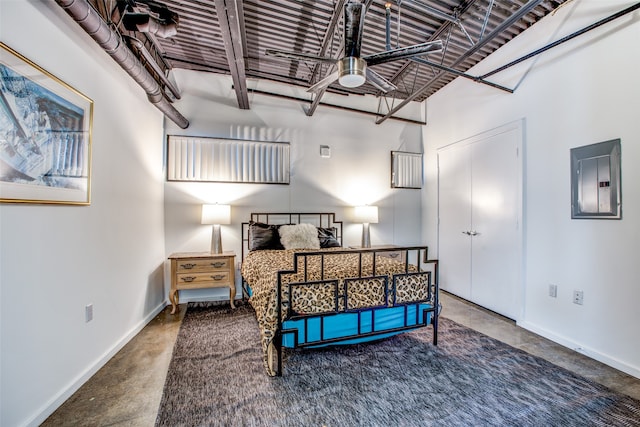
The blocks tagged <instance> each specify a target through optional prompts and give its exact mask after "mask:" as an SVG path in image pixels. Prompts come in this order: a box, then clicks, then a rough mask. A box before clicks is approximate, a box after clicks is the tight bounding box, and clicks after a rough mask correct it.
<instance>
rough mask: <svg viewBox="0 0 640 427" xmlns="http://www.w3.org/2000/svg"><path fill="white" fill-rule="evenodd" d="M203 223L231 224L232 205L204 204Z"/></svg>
mask: <svg viewBox="0 0 640 427" xmlns="http://www.w3.org/2000/svg"><path fill="white" fill-rule="evenodd" d="M202 224H231V206H229V205H202Z"/></svg>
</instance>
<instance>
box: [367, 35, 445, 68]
mask: <svg viewBox="0 0 640 427" xmlns="http://www.w3.org/2000/svg"><path fill="white" fill-rule="evenodd" d="M439 50H442V40H436V41H432V42H426V43H422V44H415V45H413V46H407V47H401V48H398V49H392V50H387V51H385V52H378V53H374V54H372V55H367V56H364V57H362V59H364V60H365V61H367V65H376V64H383V63H385V62H390V61H396V60H398V59H405V58H411V57H413V56H418V55H424V54H426V53H431V52H437V51H439Z"/></svg>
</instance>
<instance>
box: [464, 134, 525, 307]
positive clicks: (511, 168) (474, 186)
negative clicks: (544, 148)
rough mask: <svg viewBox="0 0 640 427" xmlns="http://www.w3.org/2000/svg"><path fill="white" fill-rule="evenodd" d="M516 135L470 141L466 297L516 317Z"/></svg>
mask: <svg viewBox="0 0 640 427" xmlns="http://www.w3.org/2000/svg"><path fill="white" fill-rule="evenodd" d="M517 137H518V135H517V134H514V132H505V133H500V134H498V135H493V136H491V137H490V138H487V139H484V140H482V141H479V142H477V143H474V144H472V145H471V147H472V149H471V159H472V178H471V206H472V213H471V231H472V233H471V235H470V236H469V240H470V242H471V252H472V257H471V271H472V274H471V282H472V287H471V298H470V299H471V301H473V302H475V303H476V304H479V305H481V306H483V307H486V308H488V309H489V310H492V311H495V312H497V313H500V314H502V315H504V316H507V317H509V318H511V319H517V318H519V317H520V312H521V308H522V307H521V304H522V303H521V301H520V298H519V297H520V296H521V292H522V284H521V280H520V270H521V269H520V264H521V259H522V257H521V250H520V247H521V244H520V242H521V239H520V235H521V224H520V212H521V209H520V206H521V202H520V189H519V186H520V182H521V181H520V179H519V170H520V168H519V167H518V166H519V164H520V162H519V154H520V149H519V145H518V144H517V143H518V140H519V139H518V138H517Z"/></svg>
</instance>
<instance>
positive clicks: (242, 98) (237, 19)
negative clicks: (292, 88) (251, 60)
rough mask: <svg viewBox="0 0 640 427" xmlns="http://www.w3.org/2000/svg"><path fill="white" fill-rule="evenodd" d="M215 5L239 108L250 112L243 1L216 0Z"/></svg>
mask: <svg viewBox="0 0 640 427" xmlns="http://www.w3.org/2000/svg"><path fill="white" fill-rule="evenodd" d="M214 3H215V5H216V13H217V15H218V22H219V23H220V30H221V33H222V40H223V42H224V50H225V53H226V55H227V62H228V63H229V72H230V73H231V78H232V79H233V87H234V88H235V91H236V97H237V98H238V107H239V108H240V109H242V110H248V109H249V95H248V92H247V76H246V74H245V63H244V58H245V53H244V49H243V46H246V43H245V42H244V41H243V40H242V38H243V34H244V31H243V29H244V22H243V11H242V9H243V8H242V0H214Z"/></svg>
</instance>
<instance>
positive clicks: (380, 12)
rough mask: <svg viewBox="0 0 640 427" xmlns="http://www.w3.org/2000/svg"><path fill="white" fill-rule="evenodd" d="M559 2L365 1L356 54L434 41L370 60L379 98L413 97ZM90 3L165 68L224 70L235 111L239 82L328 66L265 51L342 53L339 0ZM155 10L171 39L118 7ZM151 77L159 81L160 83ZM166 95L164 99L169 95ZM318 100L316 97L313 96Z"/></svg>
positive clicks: (291, 78)
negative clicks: (126, 19) (131, 20)
mask: <svg viewBox="0 0 640 427" xmlns="http://www.w3.org/2000/svg"><path fill="white" fill-rule="evenodd" d="M351 1H352V0H351ZM566 1H567V0H398V1H388V2H385V1H382V0H364V1H363V3H364V8H365V10H366V15H365V20H364V34H363V38H362V52H361V53H362V55H363V56H366V55H370V54H372V53H376V52H383V51H385V50H387V46H386V37H387V33H388V34H389V36H390V40H389V41H390V45H391V46H390V47H391V48H397V47H405V46H410V45H415V44H420V43H424V42H427V41H434V40H441V41H442V42H443V47H444V48H443V49H442V50H441V51H439V52H434V53H429V54H427V55H423V56H421V57H419V58H418V59H415V58H414V59H403V60H397V61H393V62H388V63H384V64H379V65H375V66H372V69H373V70H374V71H375V72H376V73H378V74H380V75H382V76H383V77H384V78H386V79H387V80H389V81H390V82H392V83H393V84H395V86H396V87H397V89H396V90H395V91H393V92H391V93H388V94H386V95H385V96H390V97H393V98H395V99H396V100H398V101H404V102H409V101H418V102H421V101H423V100H425V99H426V98H428V97H429V96H431V95H432V94H434V93H435V92H436V91H438V90H439V89H440V88H442V87H443V86H444V85H446V84H447V83H449V82H450V81H451V80H453V79H454V78H456V77H457V76H458V75H459V74H460V73H464V72H465V71H467V70H468V69H469V68H470V67H472V66H473V65H474V64H476V63H478V62H479V61H481V60H482V59H483V58H485V57H486V56H487V55H489V54H490V53H492V52H493V51H495V50H496V49H498V48H499V47H500V46H502V45H504V44H505V43H507V42H508V41H509V40H511V39H512V38H514V37H515V36H516V35H518V34H519V33H520V32H522V31H524V30H525V29H527V28H528V27H530V26H531V25H533V24H534V23H535V22H537V21H538V20H540V19H541V18H543V17H544V16H545V15H547V14H549V13H552V12H553V11H554V10H555V9H556V8H557V7H559V6H561V5H562V4H563V3H565V2H566ZM569 1H570V0H569ZM90 3H91V4H92V5H93V6H94V7H95V8H96V10H97V11H98V12H99V13H100V14H101V15H102V16H103V18H104V19H105V21H107V22H109V23H111V24H112V27H113V28H115V29H116V30H117V31H118V32H119V33H120V34H122V35H123V36H124V38H125V39H127V38H128V37H135V38H136V39H138V40H140V41H142V42H143V43H144V44H145V46H146V47H147V49H148V51H149V52H151V54H152V55H153V56H154V57H155V58H156V62H157V63H158V64H159V65H160V68H161V69H162V70H163V72H164V73H168V72H169V70H170V69H172V68H185V69H193V70H201V71H208V72H213V73H219V74H227V75H232V76H233V77H234V86H235V87H236V94H237V96H238V102H239V106H240V107H241V108H249V105H248V100H246V79H267V80H272V81H277V82H281V83H286V84H291V85H296V86H300V87H304V88H308V87H310V86H312V85H313V84H315V83H316V82H318V81H319V80H321V79H322V78H324V77H325V76H326V75H327V74H328V73H330V72H332V71H333V69H332V67H335V66H334V65H332V64H318V63H316V62H313V61H302V60H291V59H285V58H278V57H273V56H267V55H265V50H266V49H278V50H283V51H289V52H298V53H307V54H311V55H316V56H328V57H332V58H340V57H341V56H342V53H341V51H342V50H343V46H344V40H343V36H344V28H343V21H344V16H343V12H342V11H343V8H344V4H345V3H346V1H345V0H333V1H328V0H325V1H300V0H282V1H275V0H235V1H234V0H160V1H157V2H156V1H155V0H153V1H152V0H90ZM385 3H386V4H388V6H389V8H388V10H389V12H387V8H386V7H385ZM159 6H163V7H166V8H168V9H169V10H170V11H171V12H173V13H175V14H177V15H178V16H179V21H178V26H177V33H176V34H175V35H173V36H171V37H167V38H162V37H160V36H159V35H156V34H153V33H151V32H139V31H128V30H126V29H125V28H124V25H123V23H122V20H121V16H122V14H123V13H125V14H126V13H130V12H132V11H136V12H142V13H145V12H146V13H149V14H150V15H152V16H154V14H155V11H157V10H158V7H159ZM123 11H128V12H123ZM387 17H388V18H387ZM387 19H388V20H389V21H388V22H389V25H387ZM133 50H134V51H136V52H138V50H136V49H133ZM138 53H139V52H138ZM525 53H527V52H523V54H525ZM143 62H144V63H147V62H148V61H144V60H143ZM437 66H439V67H437ZM148 68H149V69H150V72H152V73H153V74H154V75H156V76H157V74H158V71H157V68H156V70H155V71H153V70H152V69H151V67H148ZM158 80H159V82H160V84H161V85H162V86H163V87H164V86H165V83H163V82H162V80H161V79H158ZM327 90H328V91H331V92H337V93H346V94H370V95H376V96H380V95H382V94H381V92H380V90H378V89H376V88H375V87H374V86H372V85H371V84H369V83H365V84H364V85H362V86H360V87H356V88H345V87H342V86H340V85H339V84H338V82H337V81H336V82H334V83H333V84H331V85H330V86H329V87H328V89H327ZM242 92H244V97H245V101H244V102H243V101H242V97H243V93H242ZM167 96H168V97H170V98H171V97H172V95H171V94H170V92H169V91H167ZM321 96H322V93H319V94H318V95H317V96H316V97H321ZM398 101H396V104H397V102H398ZM243 104H244V105H243ZM312 112H313V111H311V113H312Z"/></svg>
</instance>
